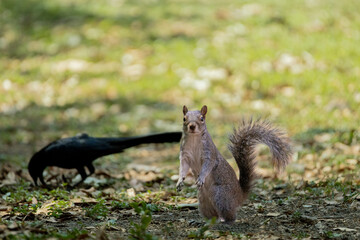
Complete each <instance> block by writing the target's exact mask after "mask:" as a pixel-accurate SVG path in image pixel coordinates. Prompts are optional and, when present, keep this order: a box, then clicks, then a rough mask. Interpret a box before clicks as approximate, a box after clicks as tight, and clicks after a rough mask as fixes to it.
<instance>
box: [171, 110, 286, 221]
mask: <svg viewBox="0 0 360 240" xmlns="http://www.w3.org/2000/svg"><path fill="white" fill-rule="evenodd" d="M183 113H184V125H183V136H182V139H181V146H180V173H179V180H178V182H177V184H176V188H177V190H178V191H181V188H182V186H183V184H184V183H183V182H184V179H185V177H186V175H187V173H188V171H189V169H190V168H191V170H192V172H193V174H194V176H195V177H197V180H196V184H197V186H198V200H199V210H200V213H201V214H202V215H203V216H204V217H205V218H208V219H210V218H212V217H216V218H218V219H220V221H221V222H229V223H231V222H234V221H235V219H236V209H237V207H239V206H240V205H241V204H242V203H243V202H244V201H245V200H246V199H247V196H248V195H249V193H250V190H251V188H252V186H253V180H254V179H255V177H256V174H255V166H256V160H255V147H256V145H257V144H259V143H263V144H266V145H267V146H268V147H269V148H270V151H271V153H272V156H273V159H272V163H273V165H274V167H275V168H276V170H278V171H281V170H283V169H284V168H285V167H286V165H287V164H288V163H289V161H290V158H291V155H292V151H291V147H290V144H289V142H290V140H289V138H288V137H287V136H286V134H285V133H284V132H283V131H281V130H279V129H278V128H275V127H272V126H271V125H270V123H269V122H267V121H260V120H255V121H254V120H251V119H250V120H248V121H245V120H243V121H242V123H241V124H240V126H239V127H238V129H234V133H233V134H232V135H231V136H230V145H229V149H230V151H231V153H232V155H233V156H234V158H235V160H236V163H237V165H238V167H239V171H240V177H239V179H238V178H237V177H236V174H235V171H234V169H233V168H232V167H231V166H230V165H229V163H228V162H227V161H226V160H225V159H224V157H223V156H222V155H221V154H220V152H219V151H218V149H217V148H216V146H215V144H214V142H213V140H212V139H211V136H210V134H209V132H208V130H207V129H206V123H205V117H206V113H207V106H203V107H202V108H201V110H200V111H188V109H187V107H186V106H184V107H183Z"/></svg>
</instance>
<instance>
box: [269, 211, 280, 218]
mask: <svg viewBox="0 0 360 240" xmlns="http://www.w3.org/2000/svg"><path fill="white" fill-rule="evenodd" d="M280 215H281V213H277V212H270V213H268V214H266V216H267V217H278V216H280Z"/></svg>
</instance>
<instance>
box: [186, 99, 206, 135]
mask: <svg viewBox="0 0 360 240" xmlns="http://www.w3.org/2000/svg"><path fill="white" fill-rule="evenodd" d="M183 113H184V125H183V130H184V132H185V133H190V134H197V133H201V132H203V131H204V130H205V129H206V124H205V116H206V113H207V106H206V105H204V106H203V107H202V108H201V110H200V111H189V110H188V109H187V107H186V106H185V105H184V107H183Z"/></svg>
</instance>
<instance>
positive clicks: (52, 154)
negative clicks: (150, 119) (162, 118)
mask: <svg viewBox="0 0 360 240" xmlns="http://www.w3.org/2000/svg"><path fill="white" fill-rule="evenodd" d="M181 135H182V133H181V132H166V133H159V134H152V135H147V136H135V137H121V138H96V137H90V136H89V135H88V134H86V133H82V134H78V135H76V136H75V137H69V138H63V139H59V140H57V141H54V142H51V143H50V144H48V145H47V146H45V147H44V148H42V149H41V150H40V151H38V152H36V153H35V154H34V155H33V156H32V157H31V159H30V162H29V165H28V170H29V173H30V175H31V177H32V179H33V180H34V183H35V185H36V186H37V185H38V180H40V182H41V183H42V184H43V185H44V186H46V183H45V181H44V177H43V171H44V169H45V168H46V167H48V166H56V167H61V168H67V169H71V168H76V169H77V170H78V172H79V174H80V175H81V178H82V179H81V181H80V182H79V183H81V182H83V181H84V180H85V179H86V178H87V177H88V176H90V175H91V174H93V173H94V172H95V168H94V165H93V164H92V162H93V161H94V160H95V159H97V158H99V157H102V156H106V155H110V154H114V153H121V152H123V151H124V150H125V149H127V148H130V147H134V146H138V145H141V144H147V143H167V142H179V141H180V139H181ZM85 167H87V169H88V170H89V172H90V174H88V175H87V174H86V171H85ZM79 183H77V184H79ZM77 184H76V185H77ZM76 185H75V186H76Z"/></svg>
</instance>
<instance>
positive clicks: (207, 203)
mask: <svg viewBox="0 0 360 240" xmlns="http://www.w3.org/2000/svg"><path fill="white" fill-rule="evenodd" d="M198 200H199V211H200V213H201V215H202V216H203V217H205V218H207V219H211V218H213V217H216V218H219V215H218V214H217V211H216V209H215V208H214V206H213V204H212V202H211V200H210V199H209V198H208V197H207V196H206V195H205V194H204V193H199V195H198Z"/></svg>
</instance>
